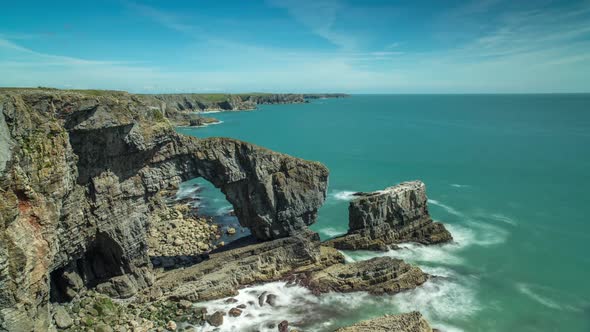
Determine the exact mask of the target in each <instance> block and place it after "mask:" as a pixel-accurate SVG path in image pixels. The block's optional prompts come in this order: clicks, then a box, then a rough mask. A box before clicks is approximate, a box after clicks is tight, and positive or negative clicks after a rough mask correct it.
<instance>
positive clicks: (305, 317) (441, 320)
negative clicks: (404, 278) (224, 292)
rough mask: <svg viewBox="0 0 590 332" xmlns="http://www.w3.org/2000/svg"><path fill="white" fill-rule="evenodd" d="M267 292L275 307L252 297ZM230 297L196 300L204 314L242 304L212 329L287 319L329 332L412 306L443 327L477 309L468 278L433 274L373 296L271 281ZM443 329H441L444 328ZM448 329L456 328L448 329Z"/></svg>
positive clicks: (268, 325) (260, 327) (264, 325)
mask: <svg viewBox="0 0 590 332" xmlns="http://www.w3.org/2000/svg"><path fill="white" fill-rule="evenodd" d="M264 292H267V293H268V294H274V295H277V298H276V304H275V306H270V305H268V304H264V305H262V306H260V305H259V303H258V297H259V296H260V295H261V294H263V293H264ZM233 298H234V299H236V300H237V302H235V303H226V300H227V298H226V299H220V300H214V301H208V302H202V303H198V304H197V306H200V307H206V308H207V310H208V313H209V314H212V313H214V312H216V311H221V312H224V313H227V312H228V311H229V310H230V309H231V308H234V307H237V306H238V305H240V304H244V305H246V308H244V309H243V311H242V314H241V315H240V316H238V317H231V316H229V315H226V316H225V317H224V320H223V324H222V325H221V326H219V327H217V328H215V331H218V332H229V331H263V332H270V331H273V332H274V331H276V329H277V328H276V325H277V324H278V323H279V322H280V321H282V320H287V321H289V325H290V327H292V328H299V329H302V330H305V331H322V332H323V331H333V330H334V329H335V328H337V327H340V326H342V325H343V324H344V322H345V321H348V322H350V321H351V320H354V321H360V320H364V319H367V318H370V317H367V314H368V313H369V312H379V313H380V314H386V313H390V314H393V313H401V312H409V311H413V310H419V311H421V312H422V313H423V314H424V315H425V316H426V318H427V319H428V320H429V321H431V322H433V326H435V327H436V326H441V327H442V326H445V327H446V326H449V325H448V323H447V322H448V320H449V319H457V318H459V319H460V318H464V317H465V316H468V315H470V314H472V313H473V312H475V311H477V310H479V304H478V303H477V301H476V300H475V298H474V292H473V291H472V290H471V289H469V288H468V282H464V281H460V280H459V279H456V278H435V279H432V280H429V281H428V282H426V283H425V284H424V285H422V286H421V287H419V288H417V289H414V290H412V291H409V292H404V293H400V294H396V295H393V296H392V295H384V296H373V295H370V294H368V293H365V292H356V293H345V294H344V293H328V294H321V295H319V296H315V295H313V294H312V293H311V292H310V291H309V290H308V289H306V288H304V287H301V286H298V285H287V284H286V283H285V282H271V283H267V284H262V285H256V286H251V287H247V288H244V289H241V290H240V291H239V294H238V295H237V296H235V297H233ZM211 329H212V327H211V326H210V325H208V324H205V325H204V326H196V327H195V330H196V331H211ZM445 331H447V330H445ZM448 331H460V330H459V329H456V328H454V329H453V328H449V329H448Z"/></svg>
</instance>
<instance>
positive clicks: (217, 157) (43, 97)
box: [0, 89, 328, 331]
mask: <svg viewBox="0 0 590 332" xmlns="http://www.w3.org/2000/svg"><path fill="white" fill-rule="evenodd" d="M0 126H1V128H2V134H1V135H0V152H1V153H0V156H1V157H2V160H1V161H2V163H1V164H0V167H1V168H0V179H1V182H0V239H1V241H0V330H1V329H7V330H10V331H33V330H39V331H44V330H46V329H47V327H48V326H49V325H50V321H51V317H49V306H48V303H49V302H50V300H52V301H55V302H62V301H68V300H70V299H71V298H72V297H75V296H76V294H78V293H79V292H80V291H82V290H83V289H85V288H87V287H96V289H98V290H100V291H102V292H104V293H106V294H109V295H112V296H117V297H129V296H131V295H133V294H135V293H136V292H137V291H138V290H139V289H142V288H145V287H148V286H149V285H151V284H152V283H153V278H152V276H151V273H150V272H149V270H150V261H149V257H148V252H147V247H148V246H147V236H146V231H147V228H148V225H149V224H150V222H152V218H153V215H154V211H155V210H157V209H158V206H160V205H161V202H158V200H159V198H158V195H157V193H158V192H159V191H160V190H162V189H166V188H169V187H174V186H176V185H178V183H180V182H181V181H184V180H187V179H190V178H195V177H203V178H205V179H207V180H209V181H210V182H211V183H213V184H214V185H215V186H216V187H218V188H220V189H221V190H222V192H224V193H225V195H226V197H227V199H228V201H229V202H230V203H232V205H233V206H234V210H235V212H236V216H237V217H238V220H239V221H240V223H241V224H242V225H244V226H247V227H249V228H250V229H251V230H252V233H253V234H254V235H255V236H256V237H257V238H258V239H261V240H269V239H277V238H281V237H287V236H290V235H294V234H297V233H298V232H300V231H303V230H304V229H305V227H306V226H307V225H309V224H311V223H313V222H314V221H315V217H316V214H317V209H318V208H319V207H320V206H321V205H322V203H323V201H324V198H325V191H326V186H327V178H328V171H327V169H326V168H325V167H324V166H323V165H321V164H319V163H315V162H308V161H305V160H301V159H297V158H293V157H290V156H286V155H283V154H279V153H276V152H272V151H270V150H267V149H264V148H261V147H257V146H254V145H252V144H248V143H245V142H240V141H237V140H232V139H219V138H215V139H203V140H199V139H195V138H191V137H184V136H180V135H178V134H176V133H175V132H174V129H173V127H172V126H171V124H170V122H169V121H168V120H167V119H166V117H164V116H163V114H162V112H160V111H159V110H158V109H154V108H153V107H151V106H150V105H149V104H147V103H145V102H144V101H143V99H142V98H141V97H138V96H135V95H130V94H127V93H123V92H113V93H111V92H99V93H94V92H93V93H88V92H68V91H57V90H48V91H45V90H27V89H15V90H5V89H3V90H1V91H0ZM5 129H7V132H8V135H7V134H6V131H5Z"/></svg>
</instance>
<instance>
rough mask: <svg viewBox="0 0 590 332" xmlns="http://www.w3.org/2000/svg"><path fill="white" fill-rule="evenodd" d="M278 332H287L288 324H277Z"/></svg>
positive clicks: (285, 322) (286, 322) (283, 322)
mask: <svg viewBox="0 0 590 332" xmlns="http://www.w3.org/2000/svg"><path fill="white" fill-rule="evenodd" d="M279 332H289V322H288V321H286V320H284V321H282V322H280V323H279Z"/></svg>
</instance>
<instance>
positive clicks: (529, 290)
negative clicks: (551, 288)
mask: <svg viewBox="0 0 590 332" xmlns="http://www.w3.org/2000/svg"><path fill="white" fill-rule="evenodd" d="M534 287H535V286H534V285H529V284H525V283H519V284H517V285H516V288H517V289H518V291H519V292H521V293H522V294H524V295H526V296H528V297H529V298H530V299H532V300H534V301H535V302H538V303H540V304H542V305H544V306H546V307H548V308H551V309H557V310H562V309H563V308H562V306H561V305H559V304H557V303H556V302H554V301H552V300H550V299H549V298H547V297H545V296H542V295H540V294H538V293H537V292H535V291H533V288H534Z"/></svg>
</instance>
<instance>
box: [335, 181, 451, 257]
mask: <svg viewBox="0 0 590 332" xmlns="http://www.w3.org/2000/svg"><path fill="white" fill-rule="evenodd" d="M355 196H357V198H355V199H354V200H352V201H351V202H350V205H349V207H348V213H349V223H348V225H349V230H348V233H347V234H346V235H343V236H341V237H337V238H335V239H332V240H329V241H327V242H326V244H327V245H331V246H334V247H335V248H337V249H342V250H359V249H367V250H387V248H388V246H390V245H395V244H398V243H402V242H417V243H421V244H436V243H444V242H449V241H451V240H452V239H453V238H452V236H451V234H450V233H449V231H447V230H446V228H445V227H444V225H443V224H441V223H438V222H434V221H433V220H432V218H431V217H430V214H429V212H428V206H427V202H428V200H427V197H426V186H425V185H424V183H423V182H421V181H410V182H404V183H400V184H398V185H396V186H393V187H389V188H386V189H384V190H379V191H375V192H368V193H364V192H363V193H356V194H355Z"/></svg>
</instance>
